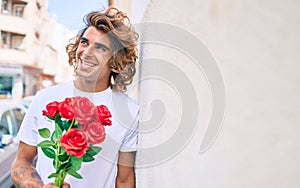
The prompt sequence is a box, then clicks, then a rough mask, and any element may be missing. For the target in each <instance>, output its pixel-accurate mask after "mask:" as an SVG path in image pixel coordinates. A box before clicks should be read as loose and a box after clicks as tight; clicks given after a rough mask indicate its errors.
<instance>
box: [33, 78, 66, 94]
mask: <svg viewBox="0 0 300 188" xmlns="http://www.w3.org/2000/svg"><path fill="white" fill-rule="evenodd" d="M71 87H72V83H71V82H70V81H69V82H66V83H62V84H57V85H53V86H50V87H47V88H44V89H42V90H40V91H39V92H38V94H39V95H49V94H54V95H59V94H63V93H65V92H66V91H68V90H70V89H72V88H71Z"/></svg>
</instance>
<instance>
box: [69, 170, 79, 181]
mask: <svg viewBox="0 0 300 188" xmlns="http://www.w3.org/2000/svg"><path fill="white" fill-rule="evenodd" d="M67 173H68V174H70V175H71V176H73V177H75V178H77V179H82V176H81V175H80V174H78V173H77V172H76V171H75V170H73V169H69V170H68V171H67Z"/></svg>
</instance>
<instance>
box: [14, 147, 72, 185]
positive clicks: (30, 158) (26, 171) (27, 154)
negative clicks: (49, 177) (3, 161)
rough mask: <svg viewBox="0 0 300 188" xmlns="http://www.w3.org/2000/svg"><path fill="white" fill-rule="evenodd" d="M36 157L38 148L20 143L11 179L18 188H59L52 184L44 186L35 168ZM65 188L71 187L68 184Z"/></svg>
mask: <svg viewBox="0 0 300 188" xmlns="http://www.w3.org/2000/svg"><path fill="white" fill-rule="evenodd" d="M36 155H37V147H35V146H30V145H28V144H25V143H24V142H22V141H20V143H19V149H18V153H17V156H16V159H15V160H14V162H13V164H12V166H11V178H12V180H13V182H14V184H15V186H16V188H57V187H56V186H54V185H53V184H52V183H49V184H47V185H44V184H43V182H42V180H41V178H40V176H39V174H38V173H37V172H36V170H35V168H34V166H33V162H34V159H35V156H36ZM63 188H70V185H69V184H67V183H66V184H64V185H63Z"/></svg>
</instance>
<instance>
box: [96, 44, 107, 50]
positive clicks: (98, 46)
mask: <svg viewBox="0 0 300 188" xmlns="http://www.w3.org/2000/svg"><path fill="white" fill-rule="evenodd" d="M95 45H96V47H97V48H104V49H106V50H108V51H109V48H108V47H107V46H106V45H104V44H102V43H98V42H96V43H95Z"/></svg>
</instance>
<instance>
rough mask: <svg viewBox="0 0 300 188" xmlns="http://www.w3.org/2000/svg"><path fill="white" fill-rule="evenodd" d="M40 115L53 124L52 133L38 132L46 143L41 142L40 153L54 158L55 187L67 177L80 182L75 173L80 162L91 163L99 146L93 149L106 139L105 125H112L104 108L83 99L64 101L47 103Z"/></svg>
mask: <svg viewBox="0 0 300 188" xmlns="http://www.w3.org/2000/svg"><path fill="white" fill-rule="evenodd" d="M42 113H43V115H44V116H46V117H47V118H49V119H51V120H53V121H54V126H55V129H54V132H52V133H51V132H50V130H49V129H48V128H43V129H39V130H38V132H39V135H40V136H41V137H42V138H45V139H46V140H44V141H42V142H40V143H39V144H38V147H41V149H42V151H43V153H44V154H45V155H46V156H47V157H49V158H51V159H53V166H54V168H55V172H54V173H52V174H50V175H49V176H48V178H55V181H54V185H55V186H59V187H60V186H62V185H63V183H64V179H65V177H66V175H67V174H69V175H72V176H74V177H75V178H79V179H82V176H81V175H80V174H79V173H77V171H78V170H79V169H80V168H81V164H82V162H91V161H93V160H95V159H94V156H95V155H96V154H98V153H99V152H100V150H101V147H98V146H95V144H100V143H102V142H103V141H104V139H105V129H104V126H109V125H111V120H110V118H111V113H110V112H109V110H108V109H107V107H106V106H104V105H100V106H95V105H94V104H93V103H92V102H91V101H90V100H89V99H87V98H85V97H73V98H66V99H65V100H64V101H62V102H57V101H54V102H51V103H49V104H47V106H46V110H43V112H42Z"/></svg>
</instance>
